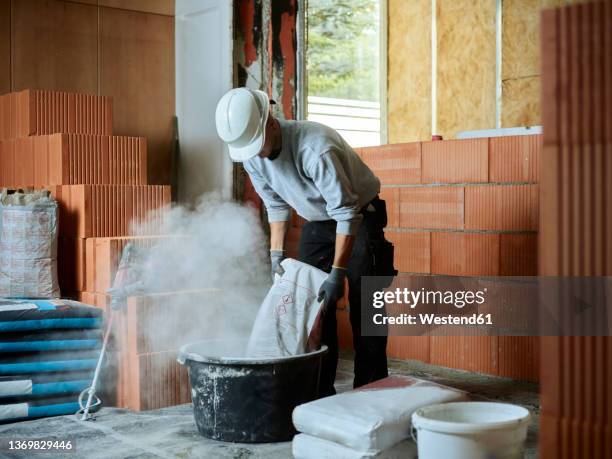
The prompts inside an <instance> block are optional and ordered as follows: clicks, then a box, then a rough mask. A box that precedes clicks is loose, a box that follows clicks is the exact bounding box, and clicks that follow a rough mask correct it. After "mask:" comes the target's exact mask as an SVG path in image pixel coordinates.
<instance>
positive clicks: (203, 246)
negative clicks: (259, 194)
mask: <svg viewBox="0 0 612 459" xmlns="http://www.w3.org/2000/svg"><path fill="white" fill-rule="evenodd" d="M162 212H163V213H162V216H161V219H160V218H159V211H157V215H156V216H155V221H156V222H158V223H156V225H157V226H158V227H157V228H154V233H155V234H161V235H164V236H165V237H163V238H160V239H159V240H158V241H157V242H155V243H153V244H152V245H151V247H150V248H149V249H147V250H145V251H144V260H145V261H144V271H143V276H142V278H143V281H144V290H145V292H146V294H147V296H148V298H147V300H146V301H147V302H148V303H147V306H146V307H143V308H142V317H139V323H138V326H139V327H140V328H142V330H139V333H142V334H143V340H144V341H143V342H145V343H148V344H147V345H148V346H150V349H147V350H148V351H150V352H157V351H176V350H178V349H179V348H180V346H181V345H183V344H186V343H190V342H194V341H199V340H204V339H209V338H224V339H228V338H230V339H231V338H242V339H245V340H246V339H247V338H248V336H249V334H250V331H251V327H252V325H253V322H254V319H255V316H256V315H257V311H258V309H259V306H260V304H261V302H262V301H263V298H264V297H265V295H266V293H267V291H268V289H269V287H270V280H269V267H268V258H269V253H268V249H267V244H266V237H265V235H264V232H263V229H262V225H261V222H260V219H259V216H258V215H257V213H256V211H255V210H254V209H252V208H250V207H247V206H244V205H241V204H238V203H236V202H232V201H227V200H223V199H222V198H221V196H220V195H219V194H217V193H212V194H208V195H205V196H203V197H202V198H201V199H200V200H199V201H198V203H197V205H195V206H194V207H192V208H187V207H182V206H176V207H172V208H167V209H164V210H163V211H162ZM150 223H151V221H149V222H141V223H140V224H138V225H134V228H133V234H136V235H138V234H143V233H144V232H145V231H146V232H149V233H150V232H151V224H150ZM168 292H170V293H168Z"/></svg>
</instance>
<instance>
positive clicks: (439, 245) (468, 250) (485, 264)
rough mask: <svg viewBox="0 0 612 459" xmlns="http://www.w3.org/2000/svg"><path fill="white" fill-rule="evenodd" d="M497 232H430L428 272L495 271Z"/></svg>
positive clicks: (488, 273)
mask: <svg viewBox="0 0 612 459" xmlns="http://www.w3.org/2000/svg"><path fill="white" fill-rule="evenodd" d="M499 247H500V242H499V234H482V233H460V232H452V233H445V232H433V233H432V234H431V273H432V274H445V275H450V276H497V275H499V266H500V263H499V251H500V248H499Z"/></svg>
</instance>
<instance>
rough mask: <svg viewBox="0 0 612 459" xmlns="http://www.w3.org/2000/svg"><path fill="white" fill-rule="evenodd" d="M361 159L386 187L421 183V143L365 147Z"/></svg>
mask: <svg viewBox="0 0 612 459" xmlns="http://www.w3.org/2000/svg"><path fill="white" fill-rule="evenodd" d="M361 157H362V159H363V161H364V162H365V163H366V164H367V165H368V166H369V167H370V169H372V171H373V172H374V174H375V175H376V176H377V177H378V178H379V179H380V181H381V183H382V184H384V185H404V184H408V183H420V181H421V143H420V142H412V143H400V144H392V145H381V146H377V147H365V148H362V149H361Z"/></svg>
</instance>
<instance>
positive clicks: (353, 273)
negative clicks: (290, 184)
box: [300, 214, 388, 396]
mask: <svg viewBox="0 0 612 459" xmlns="http://www.w3.org/2000/svg"><path fill="white" fill-rule="evenodd" d="M378 226H380V225H378V224H377V222H376V215H368V214H365V215H364V222H363V224H362V225H361V226H360V228H359V231H358V233H357V237H356V238H355V244H354V246H353V252H352V253H351V257H350V259H349V263H348V273H347V277H348V284H349V311H350V320H351V328H352V330H353V348H354V350H355V379H354V381H353V386H354V387H359V386H363V385H364V384H368V383H370V382H373V381H376V380H378V379H382V378H385V377H386V376H387V375H388V373H387V354H386V351H387V337H386V336H361V276H368V275H372V274H373V273H372V265H373V261H372V256H373V255H372V251H371V247H370V243H369V237H370V236H369V234H371V233H373V232H374V230H379V231H381V232H382V226H380V228H378ZM335 245H336V222H334V221H324V222H308V223H306V224H305V225H304V226H303V228H302V237H301V239H300V261H302V262H304V263H308V264H309V265H311V266H314V267H316V268H319V269H321V270H323V271H326V272H329V271H330V270H331V267H332V264H333V261H334V252H335ZM321 341H322V342H323V343H324V344H326V345H327V347H328V348H329V351H328V353H327V356H326V357H325V358H324V360H323V366H322V368H321V383H320V395H321V396H327V395H332V394H335V393H336V391H335V389H334V380H335V379H336V368H337V366H338V331H337V319H336V314H335V313H334V314H327V315H326V317H325V319H324V321H323V330H322V337H321Z"/></svg>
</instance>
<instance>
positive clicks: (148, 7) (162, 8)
mask: <svg viewBox="0 0 612 459" xmlns="http://www.w3.org/2000/svg"><path fill="white" fill-rule="evenodd" d="M98 4H99V5H100V6H109V7H111V8H121V9H124V10H132V11H141V12H143V13H156V14H163V15H166V16H174V0H98Z"/></svg>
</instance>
